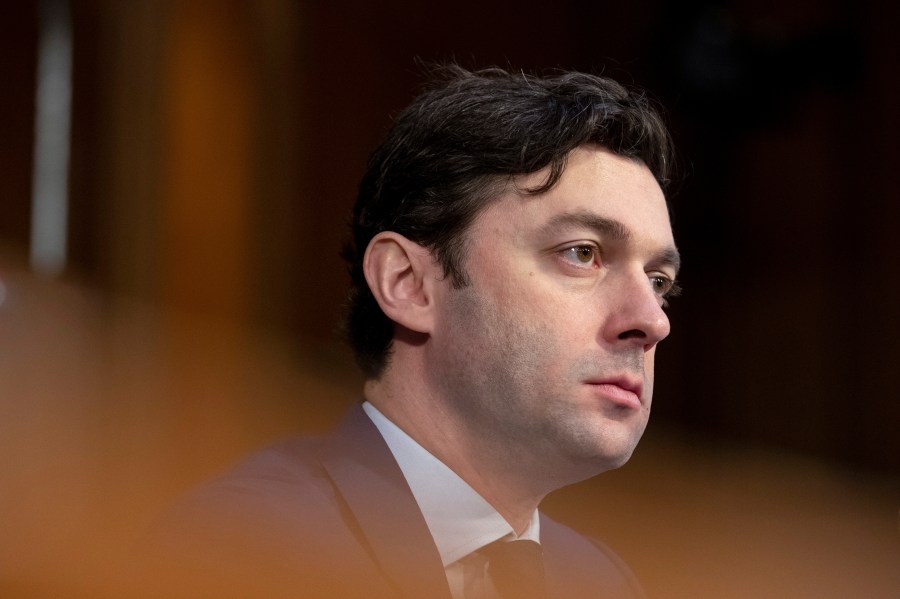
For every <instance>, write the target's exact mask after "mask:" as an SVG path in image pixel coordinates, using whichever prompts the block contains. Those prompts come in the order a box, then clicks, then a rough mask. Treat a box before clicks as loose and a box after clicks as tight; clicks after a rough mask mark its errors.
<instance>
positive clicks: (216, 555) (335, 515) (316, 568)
mask: <svg viewBox="0 0 900 599" xmlns="http://www.w3.org/2000/svg"><path fill="white" fill-rule="evenodd" d="M541 542H542V546H543V549H544V562H545V572H546V577H547V585H548V589H549V592H550V596H551V597H560V598H567V599H577V598H580V597H616V598H619V597H640V596H642V595H641V593H640V590H639V587H638V585H637V583H636V582H635V580H634V578H633V576H632V575H631V573H630V571H629V570H628V568H627V567H626V566H625V565H624V563H622V561H621V560H620V559H619V558H618V557H617V556H616V555H615V554H614V553H613V552H612V551H610V550H609V549H608V548H606V547H605V546H603V545H600V544H596V543H592V542H590V541H588V540H587V539H585V538H584V537H582V536H580V535H578V534H576V533H575V532H573V531H572V530H570V529H568V528H566V527H564V526H562V525H560V524H558V523H556V522H554V521H552V520H550V519H549V518H547V517H545V516H543V515H542V516H541ZM142 554H143V556H142V558H141V564H142V565H143V566H144V567H142V570H143V572H144V573H145V575H146V574H147V573H149V575H148V576H145V578H144V580H143V581H142V583H141V585H142V588H147V589H152V590H153V591H152V593H151V594H154V595H158V596H184V597H206V596H208V597H229V596H232V597H266V598H273V597H299V598H304V597H310V598H312V597H340V598H342V599H345V598H349V599H352V598H354V597H360V598H362V597H365V598H366V599H371V598H377V597H385V598H387V597H392V598H393V597H404V598H408V599H431V598H434V599H450V592H449V589H448V586H447V582H446V578H445V576H444V571H443V567H442V565H441V560H440V556H439V554H438V551H437V548H436V547H435V545H434V542H433V541H432V538H431V534H430V533H429V531H428V528H427V526H426V524H425V520H424V518H423V517H422V514H421V512H420V511H419V508H418V505H417V504H416V502H415V499H414V498H413V496H412V493H411V491H410V490H409V487H408V486H407V484H406V480H405V479H404V477H403V475H402V473H401V471H400V468H399V466H398V465H397V463H396V462H395V461H394V459H393V456H392V454H391V453H390V450H389V449H388V447H387V444H386V443H385V442H384V440H383V439H382V437H381V435H380V433H379V432H378V430H377V429H376V428H375V426H374V425H373V424H372V422H371V421H370V420H369V418H368V417H367V416H366V414H365V412H364V411H363V410H362V409H361V407H359V406H357V407H356V408H354V409H353V410H352V411H351V412H350V414H349V415H348V417H347V418H346V420H345V421H344V423H343V424H342V425H341V426H340V428H339V429H338V430H337V431H336V433H334V434H333V435H331V436H330V437H326V438H322V439H297V440H292V441H288V442H285V443H282V444H280V445H276V446H274V447H272V448H269V449H267V450H264V451H262V452H261V453H258V454H256V455H253V456H251V457H250V458H249V459H247V460H245V461H244V462H243V463H241V464H240V465H238V466H237V467H236V468H234V469H233V470H232V471H230V472H228V473H227V474H225V475H224V476H222V477H220V478H219V479H217V480H214V481H212V482H211V483H209V484H207V485H205V486H204V487H202V488H200V489H199V490H197V491H196V492H194V493H193V494H191V495H190V496H189V497H188V498H186V499H185V500H184V501H183V502H181V503H180V504H179V505H177V506H176V507H175V508H174V509H173V510H171V512H170V513H168V514H167V516H166V517H165V518H164V519H163V520H162V521H161V522H160V523H159V524H158V525H157V526H156V527H155V528H154V529H153V531H152V533H151V534H150V535H149V536H148V538H147V539H146V540H145V542H144V544H143V547H142Z"/></svg>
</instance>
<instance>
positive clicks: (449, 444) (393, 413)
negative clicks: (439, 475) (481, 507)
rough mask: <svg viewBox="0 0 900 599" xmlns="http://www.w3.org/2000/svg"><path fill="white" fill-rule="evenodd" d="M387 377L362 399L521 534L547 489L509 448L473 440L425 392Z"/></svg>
mask: <svg viewBox="0 0 900 599" xmlns="http://www.w3.org/2000/svg"><path fill="white" fill-rule="evenodd" d="M397 378H398V377H392V376H390V372H387V373H385V374H383V375H382V377H381V378H380V379H378V380H370V381H368V382H367V383H366V386H365V395H366V399H367V400H368V401H369V402H370V403H372V404H373V405H374V406H375V407H377V408H378V409H379V410H380V411H381V413H382V414H384V415H385V416H386V417H387V418H388V419H390V420H391V421H392V422H393V423H394V424H396V425H397V426H398V427H400V428H401V429H402V430H403V431H404V432H405V433H406V434H408V435H409V436H410V437H412V438H413V439H414V440H415V441H416V442H417V443H418V444H419V445H421V446H422V447H424V448H425V449H426V450H427V451H428V452H429V453H431V454H432V455H434V456H435V457H436V458H438V459H439V460H441V461H442V462H443V463H444V464H446V465H447V466H448V467H449V468H450V469H451V470H453V471H454V472H455V473H456V474H457V475H458V476H459V477H460V478H462V479H463V480H464V481H465V482H466V483H467V484H468V485H469V486H470V487H472V489H474V490H475V491H476V492H477V493H478V494H479V495H481V496H482V497H483V498H484V499H485V500H486V501H487V502H488V503H490V504H491V505H492V506H493V507H494V509H496V510H497V512H498V513H499V514H500V515H501V516H503V518H504V519H505V520H506V521H507V522H508V523H509V524H510V526H511V527H512V528H513V530H515V531H516V534H521V533H522V532H523V531H524V530H525V529H526V528H527V527H528V525H529V523H530V522H531V518H532V516H533V514H534V511H535V510H536V509H537V507H538V504H539V503H540V502H541V500H542V499H543V498H544V496H545V495H546V494H547V493H548V492H549V491H550V490H551V489H552V488H553V487H552V486H551V487H550V488H546V485H541V484H540V482H541V481H544V480H546V479H545V478H544V477H542V476H535V474H534V471H533V469H529V468H528V467H527V464H526V463H525V462H524V461H523V460H522V456H521V455H518V454H517V453H516V452H515V451H514V450H513V449H512V448H509V447H500V446H496V443H492V439H491V438H490V437H491V436H490V435H477V434H475V432H474V431H472V430H470V427H469V426H466V423H465V422H464V420H463V419H461V418H460V416H459V415H457V414H455V413H454V412H453V411H451V410H448V409H446V406H445V405H444V404H443V403H442V402H440V401H435V400H434V398H433V397H431V396H430V395H429V394H428V393H427V392H426V390H425V389H422V388H417V386H415V385H414V384H412V383H411V382H409V381H408V380H406V379H400V380H397Z"/></svg>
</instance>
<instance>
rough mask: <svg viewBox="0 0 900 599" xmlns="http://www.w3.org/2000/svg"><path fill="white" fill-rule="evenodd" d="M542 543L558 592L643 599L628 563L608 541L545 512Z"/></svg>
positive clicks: (549, 574)
mask: <svg viewBox="0 0 900 599" xmlns="http://www.w3.org/2000/svg"><path fill="white" fill-rule="evenodd" d="M541 545H542V546H543V548H544V564H545V568H546V570H547V584H548V585H550V586H551V587H554V588H556V589H559V592H557V593H554V596H565V597H572V598H576V597H577V598H582V597H584V598H587V597H591V598H594V597H596V598H609V599H620V598H622V599H624V598H629V599H642V598H644V596H645V595H644V592H643V590H642V589H641V586H640V584H639V583H638V581H637V578H636V577H635V576H634V574H633V573H632V571H631V569H630V568H629V567H628V565H627V564H626V563H625V562H624V561H623V560H622V558H620V557H619V556H618V555H617V554H616V553H615V552H614V551H613V550H612V549H610V548H609V547H608V546H607V545H606V544H605V543H603V542H601V541H599V540H596V539H590V538H588V537H585V536H583V535H581V534H579V533H577V532H576V531H574V530H572V529H571V528H569V527H568V526H565V525H563V524H560V523H558V522H556V521H554V520H552V519H551V518H549V517H548V516H546V515H544V514H541Z"/></svg>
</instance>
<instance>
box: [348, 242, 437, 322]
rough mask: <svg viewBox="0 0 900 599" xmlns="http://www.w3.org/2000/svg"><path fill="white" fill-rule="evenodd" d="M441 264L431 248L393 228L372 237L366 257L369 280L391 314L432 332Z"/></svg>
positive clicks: (394, 317)
mask: <svg viewBox="0 0 900 599" xmlns="http://www.w3.org/2000/svg"><path fill="white" fill-rule="evenodd" d="M436 269H437V265H436V264H435V263H434V260H433V259H432V256H431V252H430V251H428V249H427V248H425V247H423V246H421V245H419V244H418V243H415V242H414V241H410V240H409V239H407V238H406V237H404V236H403V235H400V234H399V233H395V232H393V231H382V232H381V233H379V234H378V235H376V236H375V237H373V238H372V241H370V242H369V246H368V247H367V248H366V254H365V256H364V257H363V272H364V273H365V276H366V283H368V284H369V289H371V290H372V295H374V296H375V301H377V302H378V305H379V306H381V310H382V311H383V312H384V313H385V315H387V317H388V318H390V319H391V320H393V321H394V322H396V323H397V324H399V325H402V326H404V327H406V328H407V329H410V330H412V331H415V332H417V333H430V332H431V327H432V318H433V308H434V295H433V290H434V282H435V281H436V280H437V277H436V276H435V271H436Z"/></svg>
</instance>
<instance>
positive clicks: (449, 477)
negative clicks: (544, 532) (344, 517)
mask: <svg viewBox="0 0 900 599" xmlns="http://www.w3.org/2000/svg"><path fill="white" fill-rule="evenodd" d="M363 410H365V412H366V414H367V415H368V416H369V418H370V419H371V420H372V423H373V424H374V425H375V427H376V428H377V429H378V431H379V432H380V433H381V436H382V437H384V440H385V442H386V443H387V445H388V448H390V450H391V453H392V454H393V455H394V459H396V460H397V464H398V465H399V466H400V470H401V471H402V472H403V476H404V477H405V478H406V482H407V484H409V488H410V490H412V494H413V497H415V499H416V503H418V504H419V509H420V510H421V511H422V516H424V518H425V523H426V524H427V525H428V530H429V531H431V536H432V537H433V538H434V543H435V545H436V546H437V549H438V552H439V553H440V554H441V561H442V562H443V565H444V567H446V566H448V565H449V564H452V563H453V562H455V561H457V560H458V559H460V558H462V557H464V556H466V555H468V554H470V553H472V552H473V551H475V550H477V549H480V548H481V547H484V546H485V545H487V544H488V543H492V542H494V541H497V540H499V539H504V540H515V539H527V540H530V541H535V542H540V519H539V517H538V512H537V510H535V512H534V514H533V515H532V517H531V522H530V523H529V524H528V527H527V528H526V529H525V531H524V532H523V533H522V534H521V535H516V533H515V531H514V530H513V528H512V527H511V526H510V525H509V523H508V522H507V521H506V520H505V519H504V518H503V516H501V515H500V514H499V513H498V512H497V510H495V509H494V508H493V506H491V504H489V503H488V502H487V500H485V499H484V498H483V497H482V496H481V495H479V494H478V493H477V492H476V491H475V490H474V489H473V488H472V487H470V486H469V485H468V483H466V482H465V481H464V480H463V479H461V478H460V477H459V476H458V475H457V474H456V473H455V472H453V470H451V469H450V468H449V467H448V466H447V465H446V464H444V463H443V462H441V461H440V460H439V459H437V458H436V457H434V456H433V455H431V453H429V452H428V450H426V449H425V448H424V447H422V446H421V445H419V444H418V443H417V442H416V441H415V440H414V439H413V438H412V437H410V436H409V435H407V434H406V433H405V432H403V430H402V429H400V427H398V426H397V425H396V424H394V423H393V422H391V421H390V420H388V418H387V417H386V416H385V415H384V414H382V413H381V412H380V411H379V410H378V408H376V407H375V406H373V405H372V404H370V403H369V402H364V403H363Z"/></svg>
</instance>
